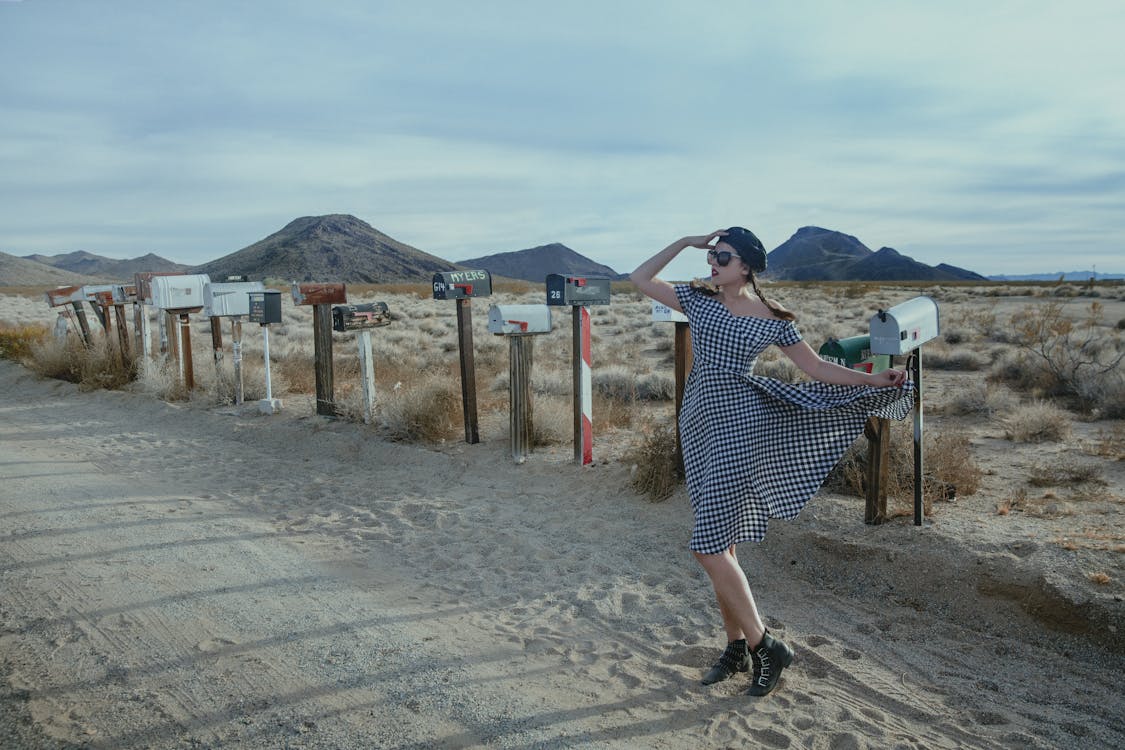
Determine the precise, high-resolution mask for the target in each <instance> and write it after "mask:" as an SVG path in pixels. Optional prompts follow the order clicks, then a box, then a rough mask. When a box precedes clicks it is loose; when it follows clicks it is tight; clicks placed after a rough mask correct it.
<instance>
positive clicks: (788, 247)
mask: <svg viewBox="0 0 1125 750" xmlns="http://www.w3.org/2000/svg"><path fill="white" fill-rule="evenodd" d="M766 263H767V265H766V269H767V270H766V275H767V276H768V277H769V278H771V279H778V280H790V281H967V280H976V281H987V279H986V278H985V277H984V276H981V275H980V274H977V273H973V272H972V271H966V270H965V269H963V268H957V267H956V266H950V265H947V264H945V263H943V264H941V265H940V266H936V267H935V266H928V265H926V264H925V263H920V262H918V261H916V260H914V259H913V258H911V257H909V256H906V255H903V254H902V253H900V252H898V251H897V250H895V249H894V248H890V247H884V248H880V249H879V251H878V252H873V251H872V250H871V249H870V248H869V247H867V246H866V245H864V244H863V243H862V242H860V241H859V240H858V239H856V238H855V237H852V236H851V235H849V234H843V233H842V232H836V231H833V230H831V229H823V228H821V227H801V228H800V229H798V230H797V232H796V233H795V234H794V235H793V236H792V237H790V238H789V239H788V240H786V241H785V242H783V243H782V244H781V245H778V246H777V247H776V248H775V249H774V250H773V251H772V252H770V253H769V254H768V255H767V260H766Z"/></svg>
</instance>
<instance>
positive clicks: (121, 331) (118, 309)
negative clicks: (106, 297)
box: [107, 305, 129, 367]
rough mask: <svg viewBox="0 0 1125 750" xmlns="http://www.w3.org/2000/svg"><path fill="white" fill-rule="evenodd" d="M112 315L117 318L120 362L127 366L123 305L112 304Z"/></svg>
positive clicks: (127, 339) (127, 352) (127, 350)
mask: <svg viewBox="0 0 1125 750" xmlns="http://www.w3.org/2000/svg"><path fill="white" fill-rule="evenodd" d="M107 312H108V311H107ZM113 316H114V317H115V318H117V343H118V344H119V345H120V346H121V364H122V365H124V366H125V367H128V366H129V328H128V327H127V326H126V325H125V305H114V306H113Z"/></svg>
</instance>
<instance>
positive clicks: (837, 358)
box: [817, 336, 891, 373]
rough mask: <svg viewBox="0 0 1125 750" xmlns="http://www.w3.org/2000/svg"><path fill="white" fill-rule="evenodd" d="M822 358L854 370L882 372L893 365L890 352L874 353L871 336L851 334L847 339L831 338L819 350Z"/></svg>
mask: <svg viewBox="0 0 1125 750" xmlns="http://www.w3.org/2000/svg"><path fill="white" fill-rule="evenodd" d="M817 354H819V355H820V358H821V359H824V360H828V361H829V362H834V363H836V364H838V365H843V366H844V367H850V368H851V369H853V370H863V371H864V372H872V373H874V372H882V371H883V370H889V369H890V367H891V357H890V355H889V354H874V355H873V354H872V353H871V337H870V336H851V337H849V338H846V339H833V338H830V339H828V341H826V342H824V345H823V346H821V347H820V351H819V352H817Z"/></svg>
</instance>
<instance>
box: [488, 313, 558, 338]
mask: <svg viewBox="0 0 1125 750" xmlns="http://www.w3.org/2000/svg"><path fill="white" fill-rule="evenodd" d="M488 332H489V333H495V334H496V335H498V336H500V335H506V336H523V335H527V334H532V333H550V332H551V308H549V307H547V306H546V305H493V306H492V307H490V308H488Z"/></svg>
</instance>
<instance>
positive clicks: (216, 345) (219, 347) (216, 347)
mask: <svg viewBox="0 0 1125 750" xmlns="http://www.w3.org/2000/svg"><path fill="white" fill-rule="evenodd" d="M211 353H212V356H213V357H214V358H215V363H216V364H218V363H219V362H222V361H223V324H222V321H221V320H220V319H219V318H217V317H212V318H211Z"/></svg>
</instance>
